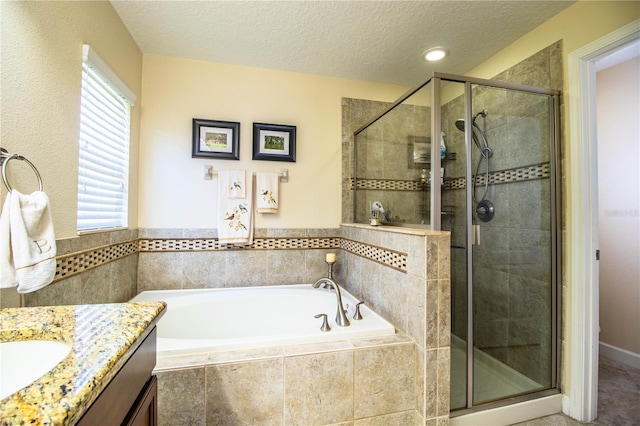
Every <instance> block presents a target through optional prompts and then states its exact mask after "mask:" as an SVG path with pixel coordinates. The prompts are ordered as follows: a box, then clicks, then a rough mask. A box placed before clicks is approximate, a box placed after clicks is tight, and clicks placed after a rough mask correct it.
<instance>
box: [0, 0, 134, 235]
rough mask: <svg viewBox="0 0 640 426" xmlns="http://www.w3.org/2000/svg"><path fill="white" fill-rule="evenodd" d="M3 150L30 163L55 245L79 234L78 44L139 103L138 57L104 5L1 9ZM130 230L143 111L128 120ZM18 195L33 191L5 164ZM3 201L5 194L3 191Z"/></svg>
mask: <svg viewBox="0 0 640 426" xmlns="http://www.w3.org/2000/svg"><path fill="white" fill-rule="evenodd" d="M0 7H1V8H2V9H1V11H2V15H1V19H2V25H1V28H2V29H1V31H2V33H1V35H2V63H1V71H2V73H1V74H2V75H1V86H0V87H1V90H0V93H1V104H2V118H1V126H2V127H1V131H2V147H4V148H5V149H7V151H9V152H10V153H17V154H22V155H24V156H25V157H27V158H28V159H29V160H30V161H31V162H33V163H34V164H35V165H36V167H37V168H38V170H39V171H40V174H41V175H42V180H43V182H44V190H45V192H46V193H47V194H48V195H49V198H50V201H51V208H52V213H53V221H54V228H55V231H56V237H57V238H68V237H74V236H75V235H76V209H77V181H78V178H77V174H78V137H79V120H80V118H79V117H80V83H81V74H82V44H83V43H87V44H90V45H91V46H92V48H94V49H95V50H96V52H97V53H98V54H99V55H100V56H101V57H102V59H103V60H104V61H105V62H106V63H107V64H108V65H109V66H110V67H111V68H112V69H113V70H114V71H115V72H116V74H118V76H119V77H120V78H121V79H122V80H123V81H124V82H125V83H126V84H127V85H128V86H129V88H130V89H131V90H132V91H133V92H134V93H135V94H136V95H137V96H138V105H139V101H140V95H141V93H140V91H141V81H142V80H141V76H142V75H141V74H142V54H141V52H140V50H139V49H138V47H137V45H136V44H135V43H134V41H133V39H132V38H131V36H130V35H129V32H128V31H127V30H126V28H125V27H124V25H123V24H122V22H121V21H120V18H119V17H118V16H117V15H116V13H115V11H114V10H113V8H112V7H111V4H110V3H109V2H26V1H25V2H23V1H20V2H7V1H2V2H0ZM131 121H132V129H131V164H132V165H133V167H132V169H131V173H130V177H129V179H130V186H129V192H130V200H131V202H130V206H129V226H130V227H132V228H136V227H137V218H138V212H137V203H136V200H137V194H138V173H137V163H138V156H137V153H138V135H139V123H140V107H139V106H136V107H134V108H133V109H132V114H131ZM8 169H9V172H10V174H9V180H10V183H11V185H12V187H14V188H15V189H18V190H20V191H21V192H25V193H29V192H31V191H33V190H35V189H37V186H36V183H35V182H36V181H35V178H34V176H33V173H32V172H31V169H29V167H28V166H27V165H26V164H24V163H19V162H17V161H15V162H12V163H11V164H10V167H9V168H8ZM0 191H1V193H0V195H1V196H2V199H4V197H5V194H6V189H5V188H4V185H2V189H0Z"/></svg>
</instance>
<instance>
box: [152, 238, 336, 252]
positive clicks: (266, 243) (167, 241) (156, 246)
mask: <svg viewBox="0 0 640 426" xmlns="http://www.w3.org/2000/svg"><path fill="white" fill-rule="evenodd" d="M331 248H340V242H339V238H336V237H317V238H308V237H302V238H254V240H253V244H251V245H250V246H238V245H232V244H220V243H219V242H218V239H217V238H153V239H140V240H139V251H141V252H158V251H160V252H162V251H194V250H195V251H217V250H310V249H331Z"/></svg>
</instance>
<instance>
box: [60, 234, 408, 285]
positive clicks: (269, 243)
mask: <svg viewBox="0 0 640 426" xmlns="http://www.w3.org/2000/svg"><path fill="white" fill-rule="evenodd" d="M313 249H343V250H347V251H349V252H351V253H354V254H357V255H358V256H361V257H364V258H367V259H369V260H372V261H374V262H377V263H380V264H383V265H386V266H389V267H390V268H393V269H396V270H399V271H402V272H406V271H407V254H406V253H402V252H398V251H394V250H389V249H385V248H382V247H377V246H372V245H368V244H364V243H360V242H357V241H353V240H348V239H344V238H340V237H311V238H310V237H300V238H256V239H254V241H253V244H252V245H251V246H234V245H227V244H220V243H219V242H218V239H217V238H141V239H138V240H132V241H126V242H123V243H116V244H113V245H108V246H102V247H96V248H94V249H90V250H85V251H81V252H76V253H70V254H66V255H64V256H59V257H58V258H57V259H56V260H57V264H56V274H55V277H54V279H53V281H54V282H55V281H60V280H63V279H66V278H69V277H72V276H74V275H78V274H80V273H82V272H85V271H88V270H90V269H93V268H96V267H98V266H102V265H105V264H107V263H110V262H113V261H116V260H119V259H123V258H125V257H127V256H130V255H132V254H136V253H143V252H147V253H151V252H189V251H233V250H313Z"/></svg>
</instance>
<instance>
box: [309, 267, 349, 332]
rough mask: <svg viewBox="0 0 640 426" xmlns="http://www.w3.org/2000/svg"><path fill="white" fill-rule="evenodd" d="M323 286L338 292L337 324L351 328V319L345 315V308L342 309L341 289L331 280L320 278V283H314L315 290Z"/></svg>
mask: <svg viewBox="0 0 640 426" xmlns="http://www.w3.org/2000/svg"><path fill="white" fill-rule="evenodd" d="M321 285H324V286H325V287H327V286H328V287H329V288H333V289H334V290H335V291H336V299H337V302H338V312H337V313H336V324H338V325H339V326H340V327H349V326H350V325H351V323H350V322H349V318H347V316H346V315H345V313H344V308H343V307H342V295H341V294H340V287H339V286H338V284H336V282H335V281H333V280H332V279H331V278H326V277H325V278H320V279H319V280H318V281H316V282H315V283H313V288H318V287H320V286H321Z"/></svg>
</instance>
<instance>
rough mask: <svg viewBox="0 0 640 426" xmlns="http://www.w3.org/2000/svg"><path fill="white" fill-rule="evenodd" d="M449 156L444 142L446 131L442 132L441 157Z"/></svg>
mask: <svg viewBox="0 0 640 426" xmlns="http://www.w3.org/2000/svg"><path fill="white" fill-rule="evenodd" d="M446 156H447V146H446V145H445V143H444V132H440V158H441V159H443V160H444V159H445V157H446Z"/></svg>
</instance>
